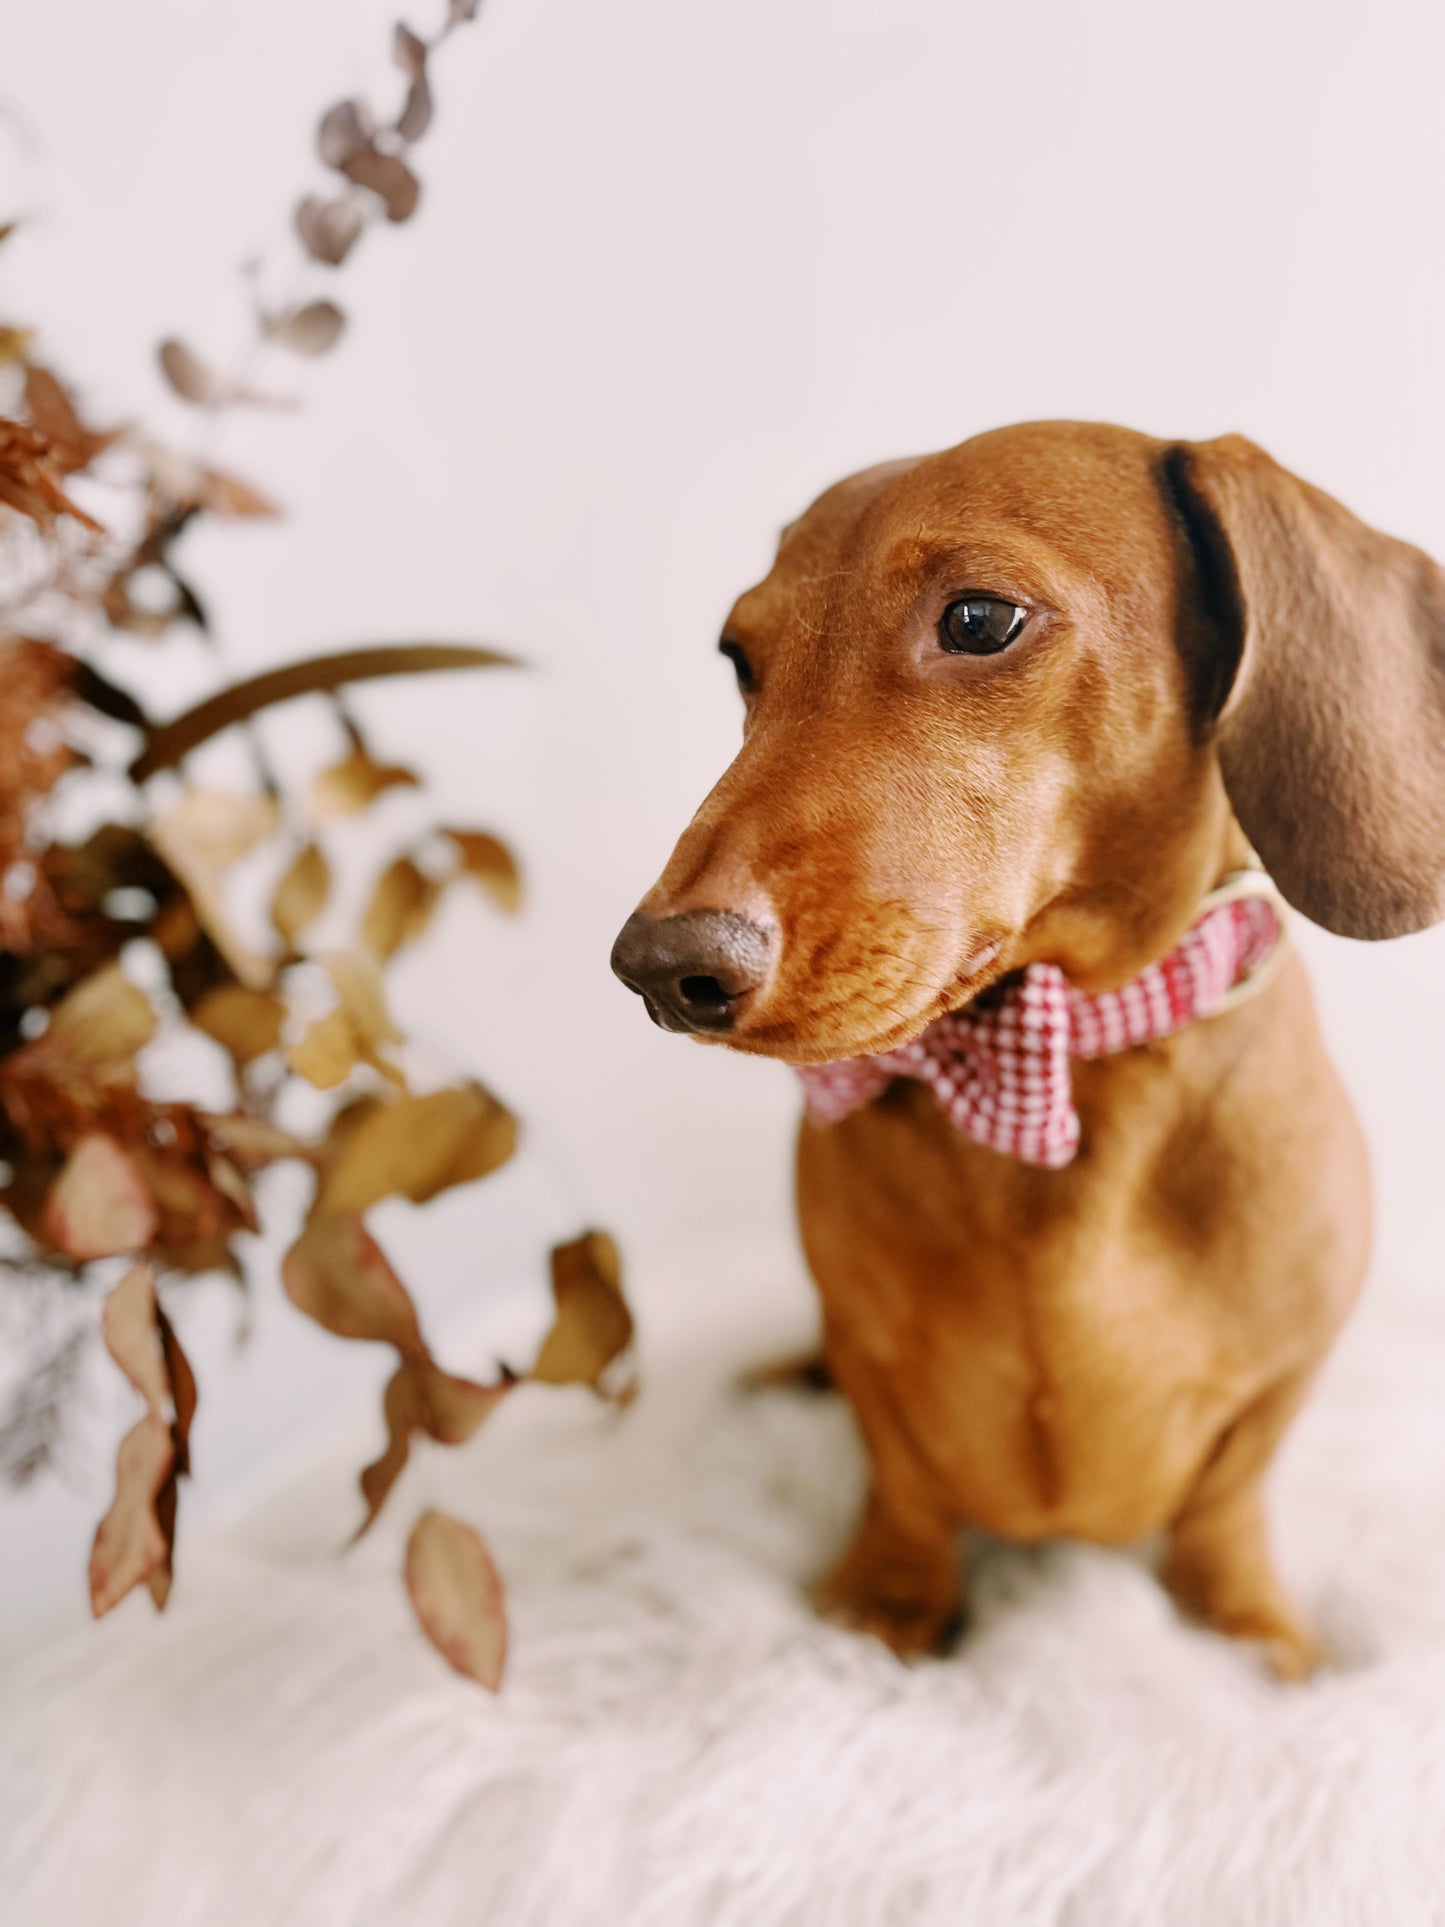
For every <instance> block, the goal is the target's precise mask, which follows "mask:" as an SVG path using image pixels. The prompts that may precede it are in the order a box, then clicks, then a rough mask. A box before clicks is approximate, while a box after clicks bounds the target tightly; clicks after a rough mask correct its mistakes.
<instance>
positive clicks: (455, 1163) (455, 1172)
mask: <svg viewBox="0 0 1445 1927" xmlns="http://www.w3.org/2000/svg"><path fill="white" fill-rule="evenodd" d="M515 1147H516V1123H515V1121H514V1119H513V1118H512V1117H511V1115H510V1113H509V1112H508V1111H506V1110H505V1109H504V1107H503V1106H502V1105H500V1104H499V1103H498V1102H497V1100H496V1099H495V1098H494V1097H492V1096H490V1095H489V1094H488V1093H487V1092H486V1091H484V1090H483V1089H482V1088H481V1086H480V1085H478V1084H465V1085H462V1086H460V1087H459V1088H457V1089H455V1090H446V1091H433V1092H431V1093H430V1094H428V1095H427V1096H425V1097H410V1096H406V1097H398V1098H395V1099H393V1100H392V1101H391V1102H390V1103H384V1104H378V1105H377V1106H376V1107H375V1109H374V1110H372V1111H370V1112H369V1113H368V1114H367V1115H366V1116H364V1117H363V1118H362V1119H361V1121H360V1123H358V1125H357V1126H356V1128H355V1129H354V1130H353V1131H352V1132H351V1133H350V1134H349V1135H348V1136H347V1138H346V1139H345V1141H344V1143H343V1144H342V1145H341V1148H340V1150H339V1152H338V1153H337V1156H336V1159H335V1162H334V1163H333V1164H332V1165H331V1167H330V1169H329V1170H328V1171H327V1172H326V1175H325V1176H324V1178H323V1179H322V1182H321V1187H320V1192H319V1194H318V1204H319V1206H320V1207H321V1208H324V1209H326V1210H329V1211H365V1210H367V1209H368V1208H369V1207H370V1206H371V1205H373V1204H378V1203H379V1202H380V1201H381V1199H383V1198H391V1197H403V1198H409V1199H410V1200H411V1202H412V1203H413V1204H425V1203H426V1202H427V1201H428V1199H430V1198H434V1197H436V1195H437V1194H438V1192H441V1191H445V1190H446V1189H448V1187H449V1186H451V1185H454V1184H466V1183H470V1182H471V1181H472V1179H474V1178H478V1177H484V1176H485V1175H486V1174H487V1172H489V1171H494V1170H496V1168H497V1167H498V1165H500V1164H504V1163H505V1162H506V1160H507V1159H508V1158H509V1157H510V1156H511V1154H512V1152H513V1150H514V1149H515Z"/></svg>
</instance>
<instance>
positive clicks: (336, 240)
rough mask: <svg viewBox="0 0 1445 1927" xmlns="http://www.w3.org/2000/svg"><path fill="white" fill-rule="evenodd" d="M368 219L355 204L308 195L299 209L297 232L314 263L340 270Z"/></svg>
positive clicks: (297, 212)
mask: <svg viewBox="0 0 1445 1927" xmlns="http://www.w3.org/2000/svg"><path fill="white" fill-rule="evenodd" d="M365 226H366V217H365V216H364V215H363V214H362V211H361V209H360V208H359V207H358V206H357V205H356V203H355V202H354V201H323V200H321V199H320V198H319V197H318V196H317V195H314V194H308V195H307V196H306V198H305V200H304V201H302V202H301V204H300V206H299V207H298V208H297V209H296V232H297V233H298V234H299V235H300V237H301V245H302V247H304V248H305V250H306V252H307V253H308V254H309V255H310V256H311V259H312V260H313V261H320V262H323V263H324V264H325V265H326V266H327V267H329V268H339V267H340V266H341V263H342V262H343V261H344V260H345V259H346V257H347V255H348V254H350V252H351V250H352V248H353V247H355V245H356V242H357V240H358V238H359V237H360V234H361V230H362V229H363V228H364V227H365Z"/></svg>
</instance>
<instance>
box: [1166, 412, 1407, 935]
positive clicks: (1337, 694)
mask: <svg viewBox="0 0 1445 1927" xmlns="http://www.w3.org/2000/svg"><path fill="white" fill-rule="evenodd" d="M1164 482H1165V487H1166V492H1167V494H1168V495H1169V497H1170V498H1171V499H1172V501H1173V504H1174V506H1175V508H1176V509H1177V511H1178V513H1179V514H1180V516H1181V517H1182V519H1183V522H1184V525H1185V528H1186V530H1187V532H1188V536H1189V543H1190V548H1191V551H1192V556H1193V570H1194V575H1195V589H1194V596H1193V603H1194V606H1193V607H1192V608H1191V609H1189V610H1187V611H1186V616H1187V618H1188V620H1187V621H1186V623H1185V625H1184V634H1185V653H1186V656H1187V658H1188V659H1189V661H1190V668H1191V672H1192V674H1193V677H1194V682H1195V690H1196V697H1197V701H1198V705H1199V711H1200V715H1199V721H1200V725H1201V728H1202V729H1203V730H1204V731H1205V732H1209V731H1211V730H1212V732H1213V735H1214V738H1215V740H1216V742H1217V744H1218V749H1219V761H1220V766H1221V768H1222V770H1223V772H1224V781H1225V786H1226V788H1227V790H1228V792H1229V799H1230V802H1231V803H1232V804H1233V806H1234V813H1235V815H1236V816H1237V817H1238V818H1239V822H1240V824H1241V826H1242V828H1243V830H1244V832H1245V835H1246V836H1248V837H1249V839H1250V841H1251V842H1252V843H1253V845H1254V847H1255V849H1256V850H1257V851H1258V852H1259V855H1260V857H1261V859H1262V860H1263V862H1264V864H1265V867H1266V868H1267V869H1268V871H1269V872H1270V874H1271V876H1272V877H1273V878H1274V880H1275V882H1276V883H1277V884H1278V885H1279V887H1280V889H1281V890H1282V891H1283V892H1284V894H1285V896H1286V897H1287V898H1288V899H1289V901H1290V902H1291V903H1292V904H1294V906H1295V907H1296V909H1299V910H1302V911H1303V912H1304V914H1305V915H1306V916H1307V917H1309V918H1310V919H1311V920H1312V921H1313V922H1315V923H1318V924H1323V925H1324V927H1325V928H1326V929H1328V930H1334V931H1337V932H1339V933H1340V934H1341V935H1342V936H1347V937H1395V936H1401V935H1403V934H1404V933H1405V932H1406V931H1410V930H1421V929H1424V928H1425V926H1426V925H1428V924H1432V923H1438V922H1440V921H1441V920H1442V918H1445V572H1442V571H1441V569H1440V568H1439V567H1437V565H1436V564H1435V563H1434V562H1432V561H1431V560H1430V558H1429V556H1427V555H1423V554H1421V552H1420V551H1419V550H1418V549H1413V548H1411V547H1409V545H1408V544H1407V543H1404V542H1397V541H1395V540H1394V538H1393V537H1391V536H1388V535H1381V534H1379V533H1378V532H1377V531H1376V530H1374V529H1372V528H1369V527H1367V526H1366V525H1365V523H1363V522H1361V521H1359V520H1358V519H1357V518H1356V517H1355V516H1353V515H1351V514H1350V512H1349V511H1348V509H1345V508H1342V507H1341V506H1340V504H1339V503H1338V502H1335V501H1332V500H1331V498H1330V497H1329V496H1328V495H1324V494H1322V493H1321V492H1320V491H1319V490H1318V489H1314V488H1311V487H1310V486H1309V485H1308V484H1307V483H1305V482H1302V481H1300V480H1299V479H1298V477H1296V476H1294V475H1291V474H1290V473H1289V472H1288V470H1286V469H1283V468H1281V467H1280V466H1279V464H1278V463H1277V462H1274V461H1272V460H1271V459H1270V457H1269V456H1268V455H1266V454H1265V453H1264V451H1263V450H1262V449H1259V448H1256V447H1255V446H1254V445H1253V443H1251V442H1247V441H1245V440H1244V439H1243V437H1242V436H1238V435H1226V436H1224V437H1222V438H1221V439H1220V440H1219V441H1213V442H1195V443H1188V442H1186V443H1181V444H1179V445H1178V446H1176V447H1174V448H1171V449H1170V450H1169V451H1168V452H1167V454H1166V455H1165V458H1164Z"/></svg>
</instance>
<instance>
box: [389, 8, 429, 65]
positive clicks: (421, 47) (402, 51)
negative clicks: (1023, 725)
mask: <svg viewBox="0 0 1445 1927" xmlns="http://www.w3.org/2000/svg"><path fill="white" fill-rule="evenodd" d="M391 57H392V59H393V60H394V61H395V62H396V64H397V66H398V67H400V69H401V71H402V72H403V73H404V74H405V75H406V76H407V78H408V79H409V80H419V79H420V78H421V76H422V75H423V74H424V73H425V72H426V42H425V41H424V40H423V39H422V37H421V35H420V34H415V33H413V32H412V30H411V28H410V27H409V26H407V24H406V22H405V21H404V20H398V21H397V23H396V31H395V32H394V33H393V34H392V37H391Z"/></svg>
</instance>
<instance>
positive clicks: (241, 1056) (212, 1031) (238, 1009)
mask: <svg viewBox="0 0 1445 1927" xmlns="http://www.w3.org/2000/svg"><path fill="white" fill-rule="evenodd" d="M189 1015H190V1019H191V1022H192V1023H193V1024H194V1025H195V1027H196V1029H197V1030H201V1031H204V1032H205V1034H206V1035H207V1037H213V1038H214V1039H215V1041H216V1042H217V1043H218V1044H219V1045H220V1046H221V1048H222V1050H224V1051H226V1052H228V1053H229V1055H230V1057H231V1059H232V1061H233V1063H234V1064H235V1066H236V1068H237V1069H238V1070H244V1069H245V1068H246V1066H247V1065H248V1064H252V1063H254V1062H255V1060H256V1059H257V1058H258V1057H264V1056H265V1055H266V1053H267V1051H273V1050H277V1049H279V1047H280V1043H281V1026H282V1025H283V1024H284V1022H285V1021H286V1006H285V1005H284V1004H283V1003H282V1002H281V1000H280V998H279V997H274V996H272V994H271V993H270V991H267V990H249V989H248V988H247V987H246V985H245V984H218V985H217V986H216V988H215V989H214V990H209V991H207V992H206V994H205V996H204V997H202V999H201V1000H200V1002H199V1003H198V1004H196V1005H195V1006H194V1007H193V1008H192V1009H191V1011H190V1013H189Z"/></svg>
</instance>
